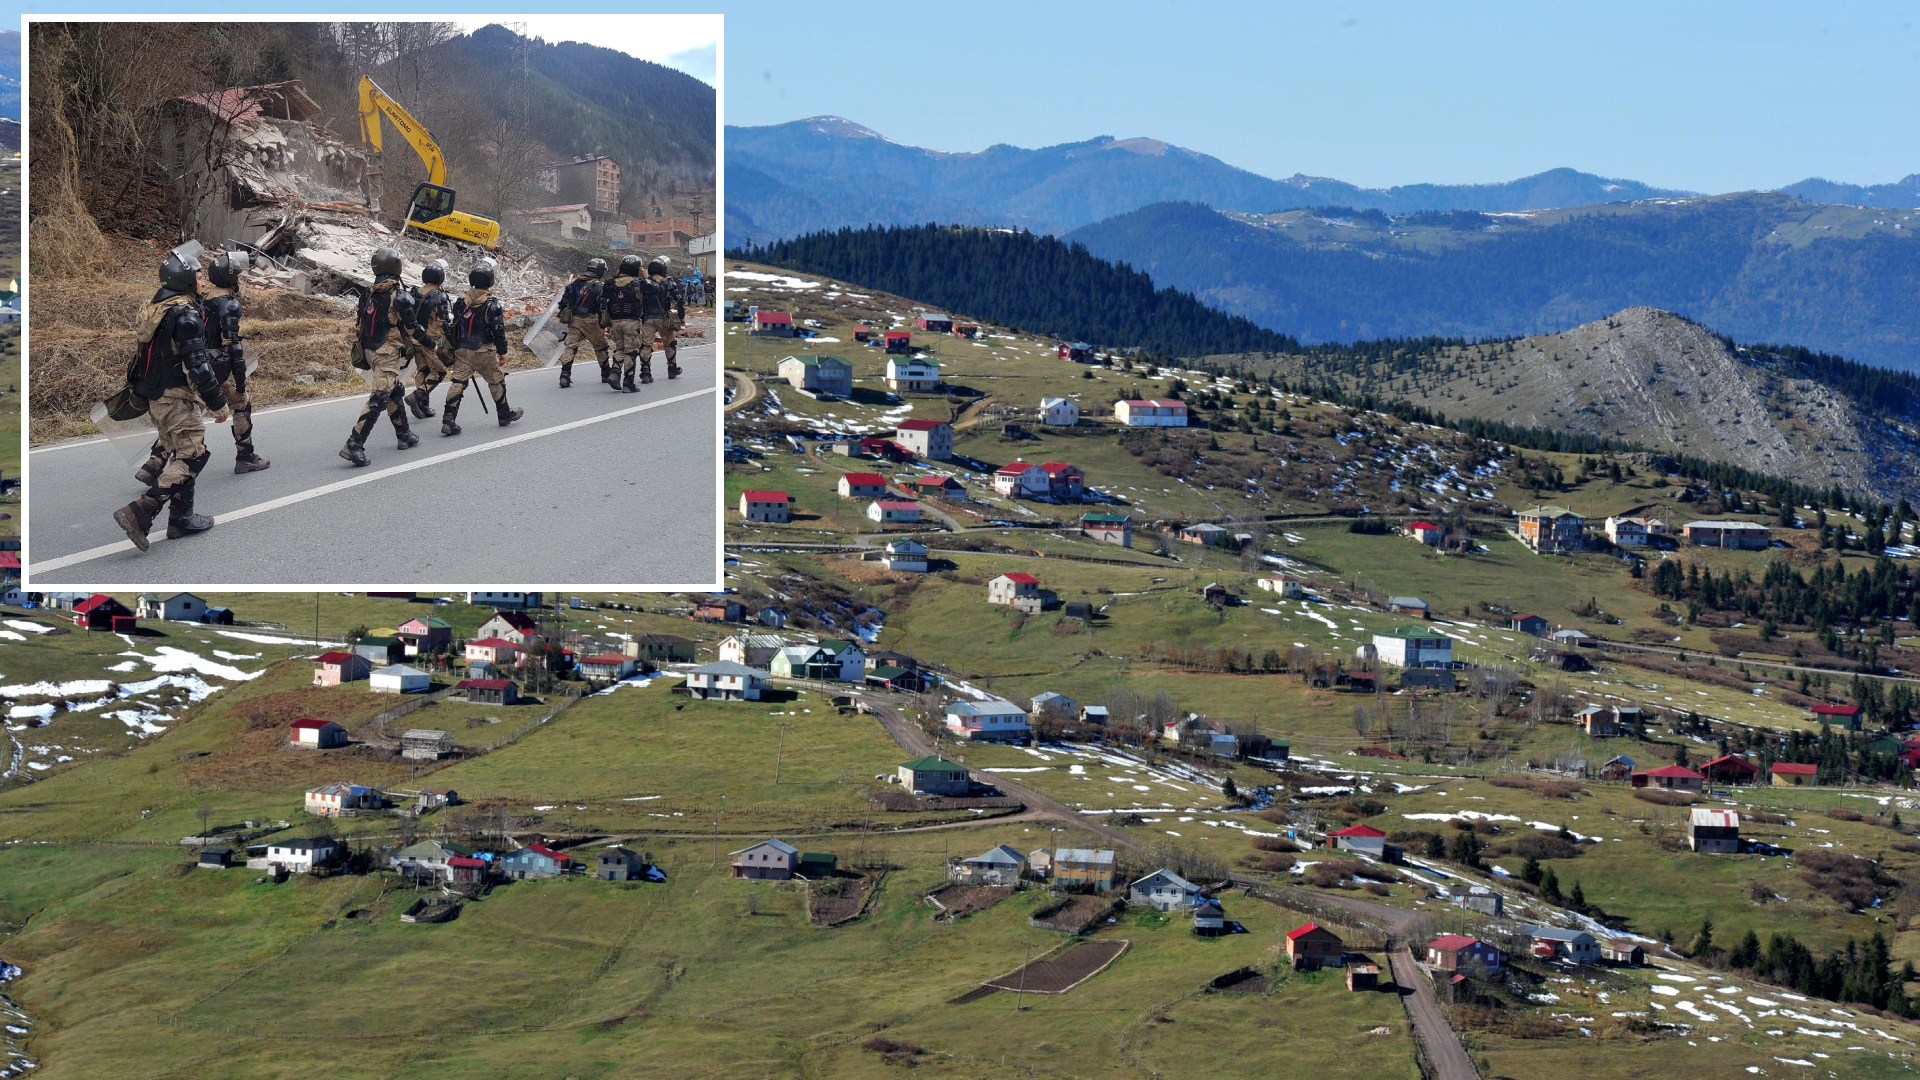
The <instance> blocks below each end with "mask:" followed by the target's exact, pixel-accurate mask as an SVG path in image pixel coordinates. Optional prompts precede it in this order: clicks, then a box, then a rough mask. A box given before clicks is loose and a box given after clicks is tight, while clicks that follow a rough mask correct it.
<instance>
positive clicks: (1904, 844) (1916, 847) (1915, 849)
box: [1893, 840, 1920, 855]
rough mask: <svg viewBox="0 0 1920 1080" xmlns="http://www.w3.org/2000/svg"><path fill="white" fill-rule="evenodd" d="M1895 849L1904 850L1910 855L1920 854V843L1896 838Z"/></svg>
mask: <svg viewBox="0 0 1920 1080" xmlns="http://www.w3.org/2000/svg"><path fill="white" fill-rule="evenodd" d="M1893 850H1895V851H1904V852H1906V853H1907V854H1908V855H1920V844H1916V843H1914V842H1913V841H1911V840H1895V841H1894V842H1893Z"/></svg>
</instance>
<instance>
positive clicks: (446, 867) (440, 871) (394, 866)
mask: <svg viewBox="0 0 1920 1080" xmlns="http://www.w3.org/2000/svg"><path fill="white" fill-rule="evenodd" d="M471 858H473V849H472V848H470V847H467V846H466V845H464V844H455V843H452V842H450V841H446V840H418V841H415V842H414V843H411V844H408V845H407V846H406V847H403V848H401V849H400V850H399V851H396V852H394V853H393V854H392V855H389V856H387V868H388V869H389V870H393V871H395V872H397V873H400V874H403V875H405V874H409V873H414V874H418V875H421V876H427V877H437V878H443V879H446V880H449V881H451V880H452V879H453V873H452V862H453V860H455V859H471Z"/></svg>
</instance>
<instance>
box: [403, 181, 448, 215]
mask: <svg viewBox="0 0 1920 1080" xmlns="http://www.w3.org/2000/svg"><path fill="white" fill-rule="evenodd" d="M451 213H453V189H452V188H450V187H441V186H440V185H439V184H428V183H422V184H421V185H420V186H419V187H416V188H414V189H413V212H412V213H411V214H409V215H408V216H409V217H411V218H412V219H413V220H415V221H420V222H427V221H432V220H434V219H435V218H443V217H446V216H447V215H448V214H451Z"/></svg>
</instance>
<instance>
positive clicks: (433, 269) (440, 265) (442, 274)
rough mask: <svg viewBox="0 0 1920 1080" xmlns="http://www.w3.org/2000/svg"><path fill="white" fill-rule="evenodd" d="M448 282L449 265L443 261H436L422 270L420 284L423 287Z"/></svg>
mask: <svg viewBox="0 0 1920 1080" xmlns="http://www.w3.org/2000/svg"><path fill="white" fill-rule="evenodd" d="M446 280H447V264H446V262H445V261H443V260H441V259H435V260H433V261H432V262H430V263H428V264H427V265H425V266H423V267H421V268H420V284H422V285H439V284H441V283H442V282H444V281H446Z"/></svg>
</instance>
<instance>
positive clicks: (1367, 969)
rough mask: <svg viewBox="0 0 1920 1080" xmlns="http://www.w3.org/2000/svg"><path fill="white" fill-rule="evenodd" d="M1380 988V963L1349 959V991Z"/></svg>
mask: <svg viewBox="0 0 1920 1080" xmlns="http://www.w3.org/2000/svg"><path fill="white" fill-rule="evenodd" d="M1379 988H1380V965H1379V964H1376V963H1374V962H1373V961H1372V960H1365V959H1353V960H1349V961H1347V989H1348V990H1349V991H1356V992H1357V991H1360V990H1378V989H1379Z"/></svg>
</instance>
